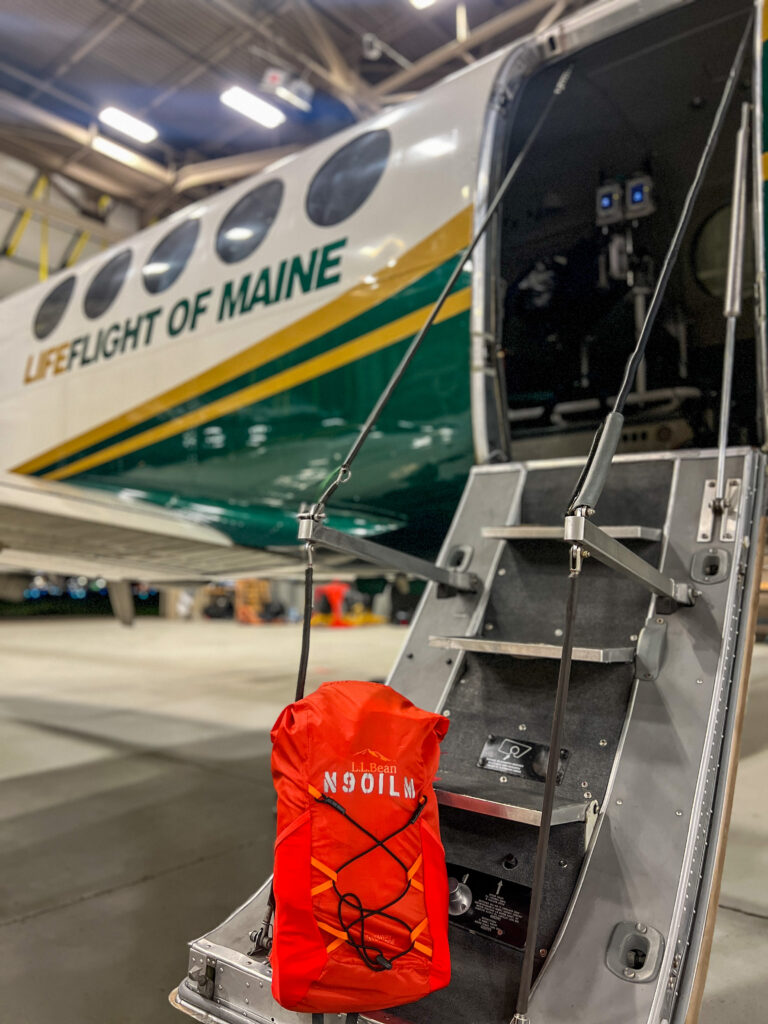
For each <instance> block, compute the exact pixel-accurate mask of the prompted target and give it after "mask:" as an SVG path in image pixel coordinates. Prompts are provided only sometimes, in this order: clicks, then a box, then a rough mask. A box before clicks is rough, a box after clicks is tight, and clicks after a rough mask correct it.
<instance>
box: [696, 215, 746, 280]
mask: <svg viewBox="0 0 768 1024" xmlns="http://www.w3.org/2000/svg"><path fill="white" fill-rule="evenodd" d="M730 230H731V205H730V203H729V204H728V205H727V206H721V207H720V209H719V210H715V212H714V213H713V214H711V216H709V217H708V218H707V219H706V220H705V221H704V223H703V224H702V226H701V227H700V228H699V230H698V232H697V234H696V237H695V239H694V242H693V272H694V274H695V275H696V280H697V281H698V283H699V285H700V286H701V287H702V288H703V289H704V291H705V292H706V293H707V294H708V295H711V296H712V298H714V299H722V297H723V296H724V295H725V283H726V278H727V276H728V240H729V237H730ZM754 252H755V250H754V248H753V245H752V222H751V218H750V217H747V218H746V237H745V239H744V273H743V277H742V282H743V283H742V291H741V295H742V298H743V299H747V298H749V295H750V294H751V292H752V283H751V282H752V281H754V279H755V256H754Z"/></svg>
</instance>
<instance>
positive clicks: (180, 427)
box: [43, 288, 471, 480]
mask: <svg viewBox="0 0 768 1024" xmlns="http://www.w3.org/2000/svg"><path fill="white" fill-rule="evenodd" d="M470 303H471V289H469V288H463V289H462V290H461V291H459V292H454V293H453V294H452V295H450V296H449V297H448V299H446V301H445V305H444V306H443V308H442V310H441V311H440V313H439V315H438V317H437V319H436V321H435V322H436V323H439V322H440V321H441V320H448V319H450V318H451V317H454V316H458V314H459V313H464V312H466V310H468V309H469V307H470ZM431 309H432V304H431V303H430V305H429V306H424V307H423V308H422V309H417V310H415V311H414V312H413V313H409V314H408V315H407V316H403V317H400V319H399V320H392V321H390V322H389V323H387V324H385V325H384V326H383V327H379V328H377V329H376V330H375V331H371V332H370V333H369V334H364V335H362V337H360V338H356V339H355V340H354V341H348V342H346V343H345V344H343V345H338V346H337V347H336V348H333V349H330V350H329V351H327V352H323V353H322V354H321V355H319V356H315V357H314V358H312V359H307V360H306V361H305V362H303V363H299V365H298V366H292V367H291V368H290V369H289V370H283V371H282V372H281V373H276V374H275V375H274V376H272V377H267V379H266V380H262V381H259V383H258V384H251V385H249V386H248V387H247V388H243V389H242V391H236V392H235V393H234V394H231V395H226V396H225V397H224V398H219V399H217V400H216V401H213V402H209V404H208V405H204V406H202V407H201V408H199V409H195V410H194V411H193V412H189V413H185V415H183V416H178V417H177V418H176V419H173V420H170V421H169V422H167V423H161V424H160V425H159V426H156V427H151V428H150V429H149V430H145V431H144V432H143V433H141V434H134V435H133V436H132V437H128V438H126V439H125V440H124V441H118V442H117V443H116V444H113V445H109V446H108V447H107V448H101V449H100V450H99V451H97V452H93V453H92V454H91V455H86V456H84V457H83V458H82V459H77V460H76V461H75V462H70V463H69V464H68V465H66V466H62V467H61V468H60V469H56V470H53V472H51V473H44V474H43V476H45V477H46V478H47V479H49V480H63V479H65V478H66V477H70V476H74V475H75V474H76V473H84V472H85V471H86V470H88V469H93V468H94V467H95V466H101V465H103V464H104V463H105V462H112V461H113V460H114V459H119V458H120V457H121V456H123V455H128V454H130V453H131V452H135V451H137V450H138V449H140V448H147V447H148V446H149V445H152V444H157V443H158V442H159V441H164V440H166V439H167V438H169V437H173V436H174V435H176V434H180V433H182V431H184V430H192V429H193V428H195V427H199V426H201V424H203V423H210V421H211V420H216V419H219V418H220V417H222V416H226V415H228V414H229V413H232V412H236V411H237V410H238V409H242V408H243V407H244V406H246V405H254V404H255V403H256V402H263V401H264V399H266V398H271V397H272V396H273V395H277V394H280V393H281V392H283V391H289V390H290V389H291V388H295V387H298V386H299V385H300V384H305V383H306V382H307V381H310V380H314V378H316V377H321V376H322V375H323V374H326V373H330V372H331V371H332V370H338V369H339V368H340V367H342V366H346V365H347V364H348V363H353V362H356V361H357V360H358V359H362V358H363V357H364V356H368V355H371V353H373V352H378V351H379V350H380V349H383V348H387V347H388V346H389V345H396V344H397V343H398V342H399V341H403V340H404V339H405V338H408V337H410V336H411V335H413V334H415V333H416V332H417V331H418V329H419V328H420V327H421V325H422V324H423V323H424V320H425V318H426V316H427V314H428V313H429V311H430V310H431Z"/></svg>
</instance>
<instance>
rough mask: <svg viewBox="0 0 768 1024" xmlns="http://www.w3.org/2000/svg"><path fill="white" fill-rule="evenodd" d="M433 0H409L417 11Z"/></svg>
mask: <svg viewBox="0 0 768 1024" xmlns="http://www.w3.org/2000/svg"><path fill="white" fill-rule="evenodd" d="M434 2H435V0H411V3H412V4H413V6H414V7H415V8H416V10H417V11H423V10H424V8H425V7H431V6H432V4H433V3H434Z"/></svg>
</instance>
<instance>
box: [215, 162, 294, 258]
mask: <svg viewBox="0 0 768 1024" xmlns="http://www.w3.org/2000/svg"><path fill="white" fill-rule="evenodd" d="M282 200H283V183H282V181H267V182H265V183H264V184H263V185H257V186H256V188H254V189H252V190H251V191H250V192H247V193H246V194H245V195H244V196H243V197H242V199H239V200H238V201H237V202H236V203H235V205H234V206H233V207H232V209H231V210H230V211H229V213H228V214H227V215H226V216H225V217H224V219H223V220H222V222H221V224H220V226H219V230H218V232H217V234H216V252H217V253H218V254H219V256H220V257H221V259H223V260H224V262H225V263H238V262H239V261H240V260H244V259H245V258H246V256H250V255H251V253H252V252H254V250H255V249H257V248H258V247H259V246H260V245H261V243H262V242H263V241H264V239H265V238H266V237H267V233H268V232H269V229H270V228H271V227H272V224H273V223H274V221H275V218H276V217H277V214H278V211H279V209H280V203H281V202H282Z"/></svg>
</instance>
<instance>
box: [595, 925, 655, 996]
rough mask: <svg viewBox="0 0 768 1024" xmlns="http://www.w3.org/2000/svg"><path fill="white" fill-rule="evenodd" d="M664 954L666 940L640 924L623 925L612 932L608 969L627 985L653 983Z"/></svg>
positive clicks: (608, 952) (608, 950) (606, 960)
mask: <svg viewBox="0 0 768 1024" xmlns="http://www.w3.org/2000/svg"><path fill="white" fill-rule="evenodd" d="M663 954H664V936H663V935H662V934H661V932H660V931H658V930H657V929H656V928H651V926H650V925H649V924H643V923H642V922H640V921H637V922H635V921H620V922H619V923H618V924H617V925H616V927H615V928H614V929H613V933H612V935H611V941H610V942H609V943H608V949H607V950H606V954H605V965H606V967H607V968H608V970H609V971H612V972H613V973H614V974H615V975H617V976H618V977H619V978H623V979H624V981H632V982H636V983H637V982H644V981H653V980H654V978H655V977H656V976H657V975H658V973H659V968H660V967H661V958H662V956H663Z"/></svg>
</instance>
